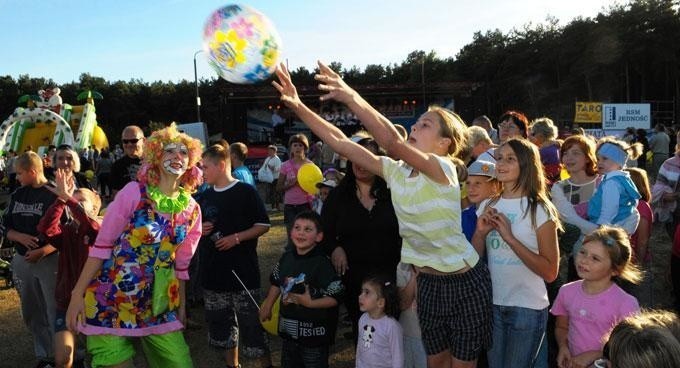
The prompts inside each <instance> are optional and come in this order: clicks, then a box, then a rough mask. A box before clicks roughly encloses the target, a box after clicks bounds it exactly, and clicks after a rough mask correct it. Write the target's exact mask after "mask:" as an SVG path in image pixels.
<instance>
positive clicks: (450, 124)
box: [427, 106, 467, 157]
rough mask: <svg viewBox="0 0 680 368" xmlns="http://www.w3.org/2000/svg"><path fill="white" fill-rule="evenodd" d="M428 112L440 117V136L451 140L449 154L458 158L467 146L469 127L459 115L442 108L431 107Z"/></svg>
mask: <svg viewBox="0 0 680 368" xmlns="http://www.w3.org/2000/svg"><path fill="white" fill-rule="evenodd" d="M427 111H428V112H434V113H435V114H437V116H439V135H440V136H442V137H444V138H449V139H450V140H451V144H450V145H449V147H448V149H447V152H448V154H449V155H450V156H452V157H456V156H457V155H458V152H460V150H461V149H462V148H463V146H465V144H466V141H467V125H466V124H465V122H463V119H461V118H460V116H458V114H456V113H455V112H453V111H451V110H449V109H445V108H443V107H440V106H430V107H429V108H428V109H427Z"/></svg>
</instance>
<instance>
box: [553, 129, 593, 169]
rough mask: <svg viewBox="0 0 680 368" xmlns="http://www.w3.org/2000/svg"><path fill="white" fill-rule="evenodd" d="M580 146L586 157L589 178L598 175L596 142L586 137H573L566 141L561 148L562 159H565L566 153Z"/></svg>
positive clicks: (578, 135) (577, 135)
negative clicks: (573, 147)
mask: <svg viewBox="0 0 680 368" xmlns="http://www.w3.org/2000/svg"><path fill="white" fill-rule="evenodd" d="M572 146H578V147H579V149H580V150H581V152H583V154H584V155H585V156H586V167H585V171H586V174H587V175H588V176H594V175H597V158H596V157H595V142H593V140H592V139H590V138H588V136H585V135H580V134H576V135H572V136H570V137H569V138H567V139H565V140H564V143H562V146H561V147H560V157H564V155H565V153H566V152H567V151H568V150H569V149H570V148H571V147H572Z"/></svg>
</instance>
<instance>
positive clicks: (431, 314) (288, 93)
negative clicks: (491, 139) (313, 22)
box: [272, 62, 491, 368]
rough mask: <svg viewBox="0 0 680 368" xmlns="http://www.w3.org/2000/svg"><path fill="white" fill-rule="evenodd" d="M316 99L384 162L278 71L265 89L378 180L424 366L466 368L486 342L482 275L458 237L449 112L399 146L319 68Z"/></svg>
mask: <svg viewBox="0 0 680 368" xmlns="http://www.w3.org/2000/svg"><path fill="white" fill-rule="evenodd" d="M319 70H320V74H317V75H316V76H315V78H316V79H317V80H318V81H319V82H321V84H320V85H319V89H320V90H322V91H326V92H328V93H327V94H325V95H323V96H321V100H322V101H323V100H329V99H334V100H336V101H338V102H341V103H344V104H345V105H347V106H348V108H349V109H350V110H351V111H352V112H353V113H354V114H355V115H356V116H357V117H358V118H359V120H361V122H362V124H363V125H364V127H365V128H366V129H367V130H368V131H369V132H370V133H371V134H372V135H373V137H374V138H375V140H376V142H377V143H378V144H379V145H380V146H381V147H383V148H384V149H386V150H387V152H388V154H389V155H390V156H392V157H399V158H401V160H400V161H395V160H394V159H391V158H389V157H385V156H383V157H381V156H377V155H375V154H374V153H372V152H370V151H368V150H367V149H366V148H364V147H362V146H360V145H358V144H356V143H354V142H352V141H351V140H350V139H349V138H347V137H346V136H345V135H344V134H343V133H342V131H340V129H338V128H337V127H335V126H334V125H333V124H331V123H329V122H327V121H325V120H324V119H323V118H321V117H320V116H319V115H317V114H316V113H315V112H313V111H312V110H311V109H309V107H307V106H306V105H305V104H303V103H302V101H301V100H300V97H299V96H298V93H297V90H296V88H295V86H294V85H293V82H292V81H291V77H290V74H289V73H288V70H287V69H286V67H285V66H284V65H281V66H280V67H279V69H278V70H277V72H276V73H277V76H278V79H279V81H278V82H273V83H272V84H273V85H274V87H275V88H276V89H277V90H278V91H279V93H280V94H281V101H283V102H284V103H285V104H286V106H288V107H289V108H290V109H291V110H293V111H294V112H295V113H296V114H297V115H298V116H299V117H300V119H302V121H304V122H305V124H307V126H309V128H310V129H311V130H312V132H313V133H314V134H316V135H317V136H319V137H320V138H321V139H322V140H323V141H324V142H325V143H326V144H328V145H329V146H330V147H331V148H333V150H334V151H335V152H337V153H338V154H340V155H342V156H345V157H347V158H348V159H349V160H351V161H352V162H354V163H355V164H357V165H360V166H361V167H363V168H365V169H366V170H368V171H370V172H372V173H374V174H376V175H379V176H381V177H383V178H384V179H385V181H386V182H387V185H388V186H389V187H390V189H391V196H392V202H393V204H394V209H395V213H396V215H397V220H398V222H399V232H400V235H401V236H402V238H403V245H402V251H401V258H402V259H401V260H402V262H405V263H410V264H413V265H414V266H415V267H417V269H418V272H419V276H418V288H417V289H418V296H417V303H418V318H419V320H420V325H421V329H422V331H423V335H422V339H423V344H424V346H425V351H426V352H427V354H428V366H429V367H447V368H448V367H474V366H475V365H476V361H477V357H478V356H479V354H480V353H481V352H482V351H484V349H486V348H487V347H488V346H489V343H490V337H491V282H490V277H489V272H488V269H487V268H486V265H484V263H483V262H479V254H478V253H477V252H476V251H475V249H474V248H473V247H472V245H471V244H470V243H469V242H468V241H467V240H466V239H465V236H464V235H463V232H462V230H461V218H460V213H461V207H460V185H459V181H458V175H457V172H456V165H455V164H454V162H453V157H454V156H455V155H456V153H458V152H459V151H460V149H461V148H462V147H463V146H464V144H465V135H464V132H465V131H466V129H465V124H464V123H463V121H462V120H461V119H460V117H458V115H456V114H455V113H453V112H451V111H449V110H446V109H443V108H440V107H433V108H430V109H429V110H428V111H427V112H426V113H424V114H423V115H421V116H420V117H419V118H418V121H417V122H416V123H415V124H414V125H413V127H412V128H411V134H410V136H409V138H408V141H405V140H404V139H403V138H402V137H401V135H399V133H398V132H397V130H396V129H395V128H394V125H393V124H392V123H391V122H390V121H389V120H387V118H385V117H384V116H382V115H381V114H380V113H379V112H378V111H377V110H375V109H374V108H373V107H371V106H370V105H369V104H368V102H366V100H364V99H363V98H362V97H361V96H359V94H358V93H357V92H356V91H354V90H353V89H352V88H350V87H349V86H348V85H347V84H346V83H345V82H344V81H343V80H342V78H341V77H340V76H339V75H338V74H337V73H335V72H334V71H332V70H331V69H330V68H328V67H327V66H326V65H324V64H323V63H321V62H319Z"/></svg>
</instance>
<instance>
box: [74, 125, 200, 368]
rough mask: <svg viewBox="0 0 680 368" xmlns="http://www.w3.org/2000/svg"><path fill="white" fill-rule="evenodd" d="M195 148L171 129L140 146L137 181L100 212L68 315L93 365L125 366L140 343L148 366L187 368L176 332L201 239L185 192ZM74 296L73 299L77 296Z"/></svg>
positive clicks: (192, 179)
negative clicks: (83, 339) (99, 225)
mask: <svg viewBox="0 0 680 368" xmlns="http://www.w3.org/2000/svg"><path fill="white" fill-rule="evenodd" d="M200 158H201V143H200V141H198V140H197V139H193V138H191V137H189V136H187V135H186V134H183V133H180V132H179V131H178V130H177V128H176V127H175V125H174V124H172V125H171V126H169V127H167V128H165V129H161V130H158V131H155V132H154V133H153V134H151V137H149V138H148V139H147V140H146V143H145V147H144V156H143V157H142V167H141V168H140V170H139V172H138V174H137V179H138V181H133V182H130V183H128V184H127V185H126V186H125V187H124V188H123V189H122V190H121V191H120V192H118V194H117V195H116V198H115V199H114V201H113V202H112V203H111V205H110V206H109V208H108V209H107V212H106V215H105V216H104V220H103V223H102V230H101V231H100V233H99V236H98V237H97V240H96V241H95V243H94V246H93V247H92V248H91V249H90V253H89V258H88V260H87V262H86V263H85V266H84V268H83V271H82V273H81V276H80V279H79V280H78V283H77V284H76V286H75V287H74V289H73V294H72V295H73V296H74V297H73V298H72V299H71V304H70V305H69V308H68V311H67V316H66V318H67V323H68V326H69V329H71V330H74V331H75V330H78V331H80V332H82V333H84V334H85V335H87V347H88V350H89V352H90V353H91V354H92V356H93V359H92V366H93V367H99V366H116V367H118V366H123V367H127V366H131V364H132V359H133V357H134V354H135V349H134V347H133V345H132V342H131V339H130V337H140V338H141V340H142V347H143V348H144V352H145V354H146V359H147V361H148V362H149V366H150V367H191V366H192V365H193V364H192V361H191V357H190V355H189V348H188V346H187V344H186V342H185V340H184V337H183V335H182V332H181V331H180V330H181V329H182V328H183V324H184V322H185V317H186V309H185V296H184V283H185V281H186V280H187V279H188V278H189V274H188V268H189V261H190V260H191V257H192V256H193V254H194V252H195V250H196V247H197V245H198V240H199V239H200V236H201V212H200V208H199V206H198V205H197V204H196V202H195V201H194V200H193V198H191V195H190V193H191V192H192V191H193V190H194V189H195V188H196V186H197V185H198V184H200V182H201V180H202V173H201V171H200V170H199V169H198V168H197V167H196V166H195V165H196V163H197V162H198V160H199V159H200ZM76 296H79V297H76Z"/></svg>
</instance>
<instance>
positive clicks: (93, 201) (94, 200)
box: [74, 188, 102, 217]
mask: <svg viewBox="0 0 680 368" xmlns="http://www.w3.org/2000/svg"><path fill="white" fill-rule="evenodd" d="M74 193H80V194H81V195H82V196H83V197H84V198H85V199H87V201H88V202H90V205H91V206H92V208H89V209H88V208H85V211H86V212H87V214H88V215H89V216H90V217H96V216H97V215H98V214H99V210H100V209H101V208H102V200H101V198H99V195H97V193H95V192H94V191H92V190H90V189H87V188H78V189H76V190H75V192H74Z"/></svg>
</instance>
